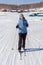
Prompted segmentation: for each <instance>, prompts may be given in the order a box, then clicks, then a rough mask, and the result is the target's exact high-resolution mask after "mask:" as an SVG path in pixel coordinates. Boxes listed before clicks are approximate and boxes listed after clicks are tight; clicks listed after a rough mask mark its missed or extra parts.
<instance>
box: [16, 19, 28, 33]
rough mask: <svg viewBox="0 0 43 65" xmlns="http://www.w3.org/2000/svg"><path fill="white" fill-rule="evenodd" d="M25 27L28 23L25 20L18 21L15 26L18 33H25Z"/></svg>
mask: <svg viewBox="0 0 43 65" xmlns="http://www.w3.org/2000/svg"><path fill="white" fill-rule="evenodd" d="M27 27H28V23H27V20H26V19H25V18H23V19H19V21H18V24H17V26H16V28H18V29H19V33H22V34H24V33H27Z"/></svg>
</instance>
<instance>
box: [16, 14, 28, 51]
mask: <svg viewBox="0 0 43 65" xmlns="http://www.w3.org/2000/svg"><path fill="white" fill-rule="evenodd" d="M27 27H28V22H27V20H26V19H25V17H24V15H23V14H20V17H19V21H18V24H17V26H16V28H18V29H19V43H18V51H19V52H20V51H21V47H22V48H23V50H25V40H26V35H27Z"/></svg>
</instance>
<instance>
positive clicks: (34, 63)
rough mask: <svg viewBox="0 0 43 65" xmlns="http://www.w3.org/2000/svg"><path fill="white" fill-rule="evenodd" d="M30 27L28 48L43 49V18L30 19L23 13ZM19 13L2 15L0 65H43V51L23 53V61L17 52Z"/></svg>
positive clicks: (27, 41)
mask: <svg viewBox="0 0 43 65" xmlns="http://www.w3.org/2000/svg"><path fill="white" fill-rule="evenodd" d="M23 14H24V16H25V17H26V19H27V21H28V23H29V27H28V34H27V39H26V48H27V49H30V48H32V49H33V48H38V49H40V48H42V49H43V17H29V13H23ZM18 19H19V13H10V12H9V13H8V12H7V13H4V12H3V13H0V65H43V50H38V51H37V50H36V51H30V52H26V56H24V53H22V60H20V55H19V52H18V50H17V47H18V30H17V29H16V24H17V22H18Z"/></svg>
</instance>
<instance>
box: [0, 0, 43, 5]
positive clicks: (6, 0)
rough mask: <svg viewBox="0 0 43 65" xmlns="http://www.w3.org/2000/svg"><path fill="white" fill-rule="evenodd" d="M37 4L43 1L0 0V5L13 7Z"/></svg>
mask: <svg viewBox="0 0 43 65" xmlns="http://www.w3.org/2000/svg"><path fill="white" fill-rule="evenodd" d="M37 2H43V0H0V4H15V5H21V4H30V3H37Z"/></svg>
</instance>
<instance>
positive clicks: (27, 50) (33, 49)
mask: <svg viewBox="0 0 43 65" xmlns="http://www.w3.org/2000/svg"><path fill="white" fill-rule="evenodd" d="M42 50H43V48H27V49H25V50H24V51H21V53H23V52H35V51H42Z"/></svg>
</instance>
